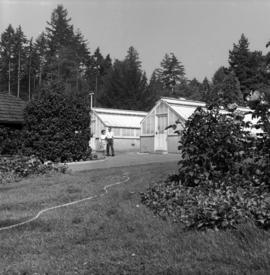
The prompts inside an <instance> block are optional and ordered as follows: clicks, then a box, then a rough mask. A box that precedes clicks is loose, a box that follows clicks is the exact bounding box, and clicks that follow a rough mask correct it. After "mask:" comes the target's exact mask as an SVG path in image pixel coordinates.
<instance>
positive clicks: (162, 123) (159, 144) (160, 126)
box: [155, 114, 168, 151]
mask: <svg viewBox="0 0 270 275" xmlns="http://www.w3.org/2000/svg"><path fill="white" fill-rule="evenodd" d="M167 126H168V115H167V114H165V115H158V116H157V130H156V135H155V151H167V132H166V131H165V128H166V127H167Z"/></svg>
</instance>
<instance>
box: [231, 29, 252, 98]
mask: <svg viewBox="0 0 270 275" xmlns="http://www.w3.org/2000/svg"><path fill="white" fill-rule="evenodd" d="M250 61H251V52H250V50H249V41H248V39H247V37H246V36H245V35H244V34H242V35H241V38H240V40H239V41H238V44H233V49H232V50H231V51H229V64H230V68H229V69H230V70H231V71H233V72H234V73H235V76H236V77H237V78H238V80H239V81H240V88H241V91H242V93H243V94H246V93H249V91H250V90H251V88H252V83H253V71H252V67H251V62H250Z"/></svg>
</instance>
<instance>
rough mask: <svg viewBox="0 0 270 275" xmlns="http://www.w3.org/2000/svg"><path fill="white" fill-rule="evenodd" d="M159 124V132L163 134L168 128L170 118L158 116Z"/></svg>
mask: <svg viewBox="0 0 270 275" xmlns="http://www.w3.org/2000/svg"><path fill="white" fill-rule="evenodd" d="M157 123H158V125H157V130H158V132H159V133H163V132H164V131H165V128H166V127H167V126H168V116H158V119H157Z"/></svg>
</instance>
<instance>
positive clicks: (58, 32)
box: [46, 5, 90, 92]
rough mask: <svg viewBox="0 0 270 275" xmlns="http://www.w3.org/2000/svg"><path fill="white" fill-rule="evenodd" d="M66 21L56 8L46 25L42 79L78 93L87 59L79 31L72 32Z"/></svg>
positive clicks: (63, 14) (66, 14)
mask: <svg viewBox="0 0 270 275" xmlns="http://www.w3.org/2000/svg"><path fill="white" fill-rule="evenodd" d="M70 21H71V18H69V17H68V12H67V10H66V9H64V7H63V6H62V5H58V6H57V8H56V9H55V10H54V11H53V13H52V16H51V21H50V22H47V23H48V27H47V28H46V36H47V45H48V50H47V58H46V60H47V62H46V78H47V79H51V80H55V79H57V80H58V81H63V82H64V83H65V87H66V89H67V90H70V91H72V90H75V91H76V92H78V90H79V88H80V87H82V86H83V85H80V84H82V83H81V82H82V81H84V79H83V77H84V73H85V69H86V65H87V63H88V62H89V58H90V57H89V51H88V48H87V42H86V40H85V39H84V37H83V35H82V34H81V32H80V31H79V30H78V31H76V32H74V31H73V25H72V24H71V23H70Z"/></svg>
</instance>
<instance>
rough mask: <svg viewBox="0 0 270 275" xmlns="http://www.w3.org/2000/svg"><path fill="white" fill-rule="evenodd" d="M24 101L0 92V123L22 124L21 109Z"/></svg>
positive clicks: (23, 106)
mask: <svg viewBox="0 0 270 275" xmlns="http://www.w3.org/2000/svg"><path fill="white" fill-rule="evenodd" d="M25 106H26V102H24V101H23V100H21V99H20V98H17V97H15V96H13V95H10V94H8V93H6V92H0V123H7V124H23V121H24V119H23V110H24V108H25Z"/></svg>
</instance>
